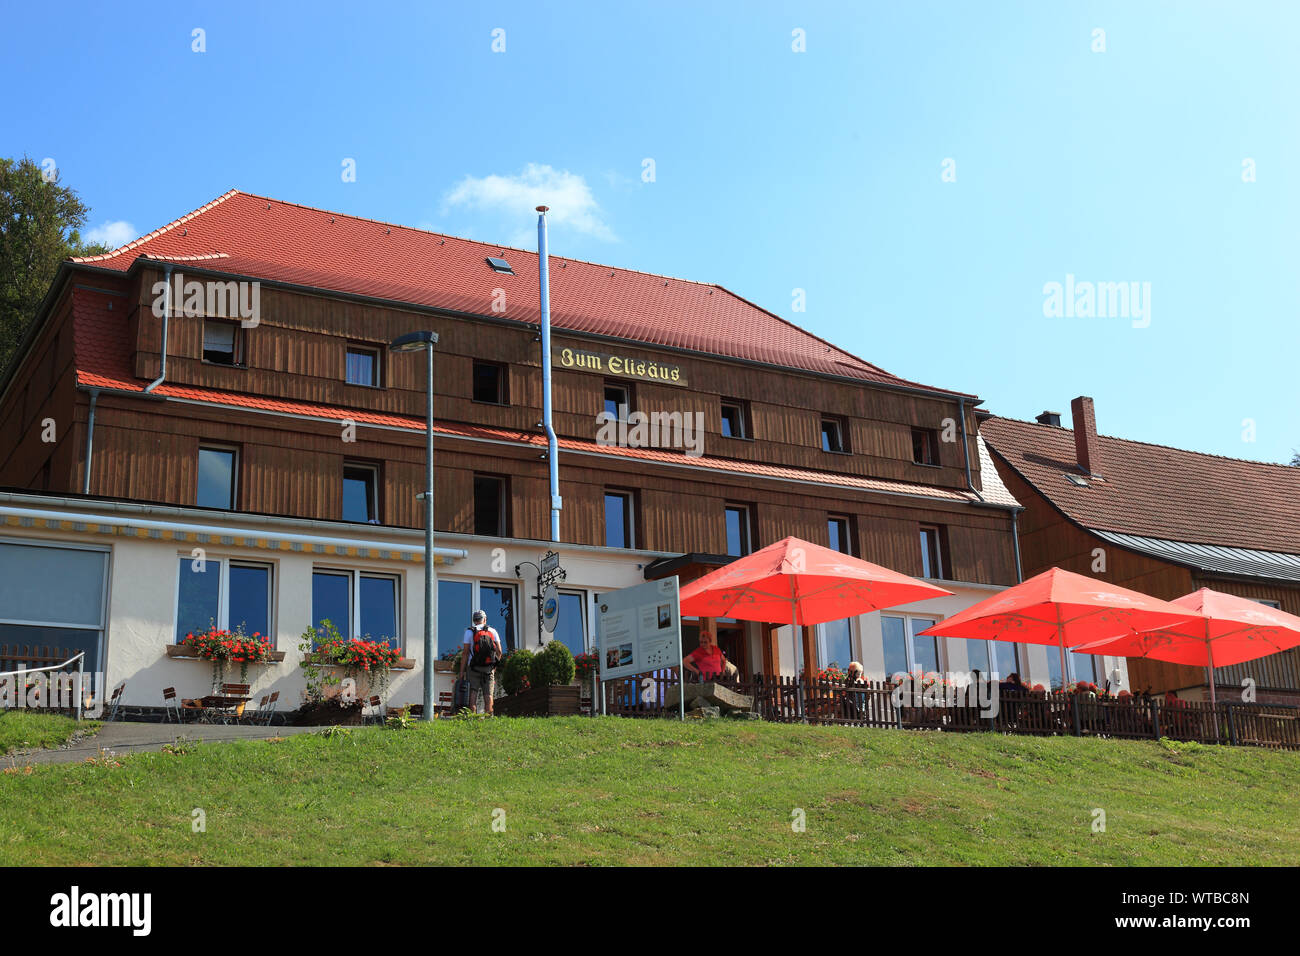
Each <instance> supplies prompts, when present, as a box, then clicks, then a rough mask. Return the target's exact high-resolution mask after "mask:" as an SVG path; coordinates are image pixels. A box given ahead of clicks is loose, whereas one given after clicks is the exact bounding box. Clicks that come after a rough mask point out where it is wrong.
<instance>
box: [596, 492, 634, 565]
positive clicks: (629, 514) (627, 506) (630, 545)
mask: <svg viewBox="0 0 1300 956" xmlns="http://www.w3.org/2000/svg"><path fill="white" fill-rule="evenodd" d="M604 497H605V498H622V499H623V527H624V529H625V530H626V531H627V544H618V545H611V544H609V522H608V520H606V521H605V535H604V537H605V547H607V548H617V549H618V550H620V551H631V550H634V549H635V548H636V538H637V534H636V533H637V527H636V492H635V491H631V490H629V489H626V488H606V489H605V495H604ZM603 501H604V499H602V502H603ZM602 517H605V515H604V514H602Z"/></svg>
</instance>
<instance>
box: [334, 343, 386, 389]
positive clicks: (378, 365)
mask: <svg viewBox="0 0 1300 956" xmlns="http://www.w3.org/2000/svg"><path fill="white" fill-rule="evenodd" d="M354 352H355V353H356V354H357V355H369V356H370V357H371V358H372V359H374V366H373V368H374V379H375V380H374V381H373V382H354V381H352V380H351V379H349V378H348V356H350V355H352V354H353V353H354ZM382 363H383V352H382V351H381V350H380V349H379V347H378V346H374V345H365V344H363V343H361V342H349V343H348V344H347V345H346V346H344V349H343V382H344V384H346V385H359V386H360V387H361V388H383V387H384V373H383V365H382Z"/></svg>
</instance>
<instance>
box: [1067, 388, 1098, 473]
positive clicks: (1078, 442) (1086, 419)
mask: <svg viewBox="0 0 1300 956" xmlns="http://www.w3.org/2000/svg"><path fill="white" fill-rule="evenodd" d="M1070 415H1071V417H1072V418H1073V419H1074V456H1075V458H1076V459H1077V460H1078V462H1079V467H1080V468H1082V469H1083V473H1084V474H1085V475H1098V476H1100V474H1101V469H1102V461H1101V443H1100V442H1099V441H1098V440H1097V413H1096V412H1095V411H1093V407H1092V399H1091V398H1088V396H1086V395H1080V396H1079V397H1078V398H1076V399H1075V400H1074V401H1072V402H1071V403H1070Z"/></svg>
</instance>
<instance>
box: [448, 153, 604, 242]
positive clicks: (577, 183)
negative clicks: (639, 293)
mask: <svg viewBox="0 0 1300 956" xmlns="http://www.w3.org/2000/svg"><path fill="white" fill-rule="evenodd" d="M444 203H445V205H447V206H461V207H464V208H467V209H477V210H484V211H487V212H493V213H504V214H506V215H508V216H509V217H510V221H511V222H518V221H519V220H520V218H522V219H524V220H525V221H528V222H532V221H534V219H535V214H534V209H535V208H536V207H537V206H550V207H551V209H550V212H549V213H547V219H548V220H549V221H550V223H551V225H553V226H567V227H569V228H570V229H573V230H574V231H575V232H580V233H583V234H584V235H588V236H592V237H594V238H596V239H603V240H605V241H607V242H616V241H617V239H618V237H617V236H615V235H614V232H613V230H612V229H610V228H609V226H608V225H607V224H606V223H605V221H604V219H602V218H601V209H600V204H599V203H597V202H596V197H595V196H593V195H592V193H591V187H590V186H588V185H587V181H586V180H585V179H584V178H583V177H581V176H579V175H577V174H576V173H571V172H569V171H568V170H559V169H554V168H552V167H551V166H547V165H545V164H539V163H529V164H528V165H527V166H525V167H524V169H523V172H521V173H519V174H518V175H517V176H496V175H491V176H482V177H478V176H466V177H465V178H464V179H462V180H461V181H460V182H459V183H457V184H456V186H455V187H454V188H452V190H451V191H450V192H448V193H447V195H446V197H445V199H444ZM514 234H515V236H516V237H526V236H527V235H529V232H528V230H527V229H520V230H515V231H514ZM534 235H535V233H534Z"/></svg>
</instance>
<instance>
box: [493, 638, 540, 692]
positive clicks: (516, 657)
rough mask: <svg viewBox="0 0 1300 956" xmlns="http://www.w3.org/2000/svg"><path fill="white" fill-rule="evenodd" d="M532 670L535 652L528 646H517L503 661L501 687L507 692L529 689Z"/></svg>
mask: <svg viewBox="0 0 1300 956" xmlns="http://www.w3.org/2000/svg"><path fill="white" fill-rule="evenodd" d="M532 670H533V652H532V651H530V650H529V649H528V648H526V647H518V648H515V649H514V650H513V651H511V652H510V653H509V654H507V655H506V659H505V660H504V661H502V662H501V689H502V690H504V691H505V692H506V693H507V694H517V693H519V692H520V691H521V690H527V689H528V687H529V681H530V679H531V675H532Z"/></svg>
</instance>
